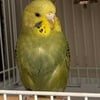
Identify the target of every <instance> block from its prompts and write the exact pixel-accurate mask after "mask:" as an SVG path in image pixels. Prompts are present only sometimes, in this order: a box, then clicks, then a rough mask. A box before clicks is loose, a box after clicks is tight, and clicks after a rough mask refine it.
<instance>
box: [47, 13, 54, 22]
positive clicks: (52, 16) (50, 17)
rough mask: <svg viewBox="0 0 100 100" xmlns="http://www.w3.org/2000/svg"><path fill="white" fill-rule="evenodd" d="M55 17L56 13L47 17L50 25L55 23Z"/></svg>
mask: <svg viewBox="0 0 100 100" xmlns="http://www.w3.org/2000/svg"><path fill="white" fill-rule="evenodd" d="M54 17H55V14H54V13H49V14H47V15H46V18H47V19H48V21H49V22H50V23H54Z"/></svg>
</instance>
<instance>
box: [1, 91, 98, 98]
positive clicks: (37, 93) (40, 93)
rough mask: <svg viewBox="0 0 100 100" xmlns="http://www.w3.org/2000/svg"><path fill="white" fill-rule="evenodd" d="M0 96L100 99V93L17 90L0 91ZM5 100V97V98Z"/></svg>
mask: <svg viewBox="0 0 100 100" xmlns="http://www.w3.org/2000/svg"><path fill="white" fill-rule="evenodd" d="M0 94H3V95H4V97H5V96H6V95H19V98H21V97H22V95H34V96H35V100H36V99H37V96H51V98H52V99H53V96H64V97H65V96H67V97H68V98H69V99H68V100H70V97H84V98H85V100H87V99H88V98H100V93H79V92H48V91H18V90H0ZM5 98H6V97H5Z"/></svg>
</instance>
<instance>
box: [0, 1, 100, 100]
mask: <svg viewBox="0 0 100 100" xmlns="http://www.w3.org/2000/svg"><path fill="white" fill-rule="evenodd" d="M29 2H31V0H0V89H2V90H5V89H12V90H13V89H14V90H20V89H22V90H23V89H24V88H23V86H22V84H21V82H20V77H19V73H18V69H17V66H16V63H15V59H14V52H15V46H16V40H17V34H18V33H19V32H20V22H21V15H22V12H23V9H24V8H25V6H26V5H27V4H28V3H29ZM55 4H56V7H57V14H58V16H59V18H60V20H61V24H62V29H63V31H64V33H65V34H66V37H67V38H68V41H69V45H70V51H71V65H70V75H69V80H68V84H67V86H66V91H67V92H96V93H98V92H100V53H99V51H100V44H99V43H100V39H99V37H100V34H99V32H100V28H99V26H100V11H99V9H100V2H99V1H98V2H97V3H95V4H90V5H88V7H87V8H86V9H83V7H82V6H80V5H78V4H74V0H56V2H55ZM15 93H16V94H18V95H19V97H18V98H22V95H24V94H26V92H23V93H22V92H21V91H18V92H16V91H15V92H13V91H12V92H11V91H8V92H7V91H0V94H4V95H3V97H4V100H7V99H6V95H8V94H15ZM27 93H29V94H30V95H44V94H46V93H45V92H43V93H42V94H41V92H40V94H38V93H37V92H36V93H34V92H27ZM57 94H59V93H57ZM57 94H56V95H57ZM54 95H55V93H54V94H52V93H51V95H49V96H51V97H50V98H51V100H53V97H52V96H54ZM59 95H61V96H66V97H67V100H73V99H70V96H72V97H80V96H82V97H83V99H82V100H90V98H92V97H93V98H95V97H96V96H97V97H99V95H100V94H89V95H88V94H79V93H77V94H73V93H68V94H67V93H64V94H63V95H62V93H61V94H59ZM88 97H89V98H88ZM36 98H37V96H36ZM99 99H100V98H99ZM99 99H98V100H99ZM0 100H1V99H0ZM20 100H21V99H20ZM35 100H37V99H35ZM80 100H81V99H80ZM91 100H94V99H91ZM96 100H97V99H96Z"/></svg>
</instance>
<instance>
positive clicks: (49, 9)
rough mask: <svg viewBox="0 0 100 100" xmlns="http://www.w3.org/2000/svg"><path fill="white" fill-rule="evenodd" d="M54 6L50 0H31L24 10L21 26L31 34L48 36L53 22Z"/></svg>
mask: <svg viewBox="0 0 100 100" xmlns="http://www.w3.org/2000/svg"><path fill="white" fill-rule="evenodd" d="M55 13H56V8H55V6H54V4H53V3H52V2H51V1H50V0H33V1H32V2H31V3H30V4H29V5H28V6H27V7H26V8H25V10H24V14H23V21H22V26H23V27H27V28H32V30H33V34H37V35H40V36H48V35H49V33H50V31H51V30H52V29H53V25H54V23H55Z"/></svg>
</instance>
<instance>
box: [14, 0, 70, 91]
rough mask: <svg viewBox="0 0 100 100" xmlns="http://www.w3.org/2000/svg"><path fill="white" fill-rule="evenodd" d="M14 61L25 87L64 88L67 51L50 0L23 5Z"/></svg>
mask: <svg viewBox="0 0 100 100" xmlns="http://www.w3.org/2000/svg"><path fill="white" fill-rule="evenodd" d="M16 62H17V66H18V69H19V73H20V77H21V80H22V83H23V85H24V87H25V88H26V89H28V90H33V91H64V89H65V87H66V84H67V78H68V73H69V63H70V53H69V47H68V43H67V40H66V38H65V35H64V33H63V32H62V30H61V25H60V22H59V19H58V17H57V16H56V7H55V5H54V4H53V2H52V1H51V0H33V1H32V2H31V3H30V4H28V5H27V6H26V8H25V9H24V12H23V16H22V26H21V31H20V33H19V34H18V39H17V43H16Z"/></svg>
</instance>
